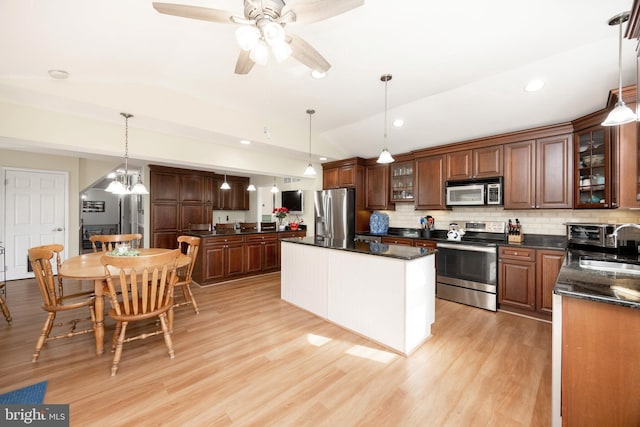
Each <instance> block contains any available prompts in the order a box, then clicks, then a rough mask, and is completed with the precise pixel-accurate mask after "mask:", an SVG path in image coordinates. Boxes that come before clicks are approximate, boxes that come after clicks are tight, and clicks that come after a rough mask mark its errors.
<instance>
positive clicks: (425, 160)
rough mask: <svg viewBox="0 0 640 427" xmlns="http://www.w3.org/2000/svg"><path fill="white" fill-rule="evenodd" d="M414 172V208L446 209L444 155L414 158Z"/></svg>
mask: <svg viewBox="0 0 640 427" xmlns="http://www.w3.org/2000/svg"><path fill="white" fill-rule="evenodd" d="M414 173H415V174H416V176H415V182H416V189H415V207H416V209H446V208H447V206H446V202H447V201H446V193H445V188H444V183H445V180H446V156H445V155H443V154H440V155H436V156H427V157H419V158H416V161H415V167H414Z"/></svg>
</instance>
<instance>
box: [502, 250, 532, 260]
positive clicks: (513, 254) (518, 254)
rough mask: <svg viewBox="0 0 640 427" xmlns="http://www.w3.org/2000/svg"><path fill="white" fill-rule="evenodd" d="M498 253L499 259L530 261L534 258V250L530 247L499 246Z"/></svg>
mask: <svg viewBox="0 0 640 427" xmlns="http://www.w3.org/2000/svg"><path fill="white" fill-rule="evenodd" d="M499 254H500V259H517V260H520V261H531V262H533V261H535V260H536V250H535V249H530V248H519V247H510V246H501V247H500V252H499Z"/></svg>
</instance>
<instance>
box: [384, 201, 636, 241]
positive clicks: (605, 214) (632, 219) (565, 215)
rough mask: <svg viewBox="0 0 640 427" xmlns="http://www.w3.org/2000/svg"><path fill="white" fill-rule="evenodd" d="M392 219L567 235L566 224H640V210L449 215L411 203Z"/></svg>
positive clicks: (463, 211)
mask: <svg viewBox="0 0 640 427" xmlns="http://www.w3.org/2000/svg"><path fill="white" fill-rule="evenodd" d="M382 212H385V213H387V214H388V215H389V226H391V227H407V228H420V217H424V216H427V215H431V216H433V217H434V218H435V224H436V229H441V230H446V229H448V228H449V223H450V222H457V223H458V224H461V225H462V224H464V223H465V222H469V221H504V222H507V221H508V220H509V219H511V220H512V221H513V220H515V219H516V218H518V219H519V220H520V223H522V229H523V231H524V233H531V234H553V235H564V234H565V233H566V227H565V225H564V224H565V223H566V222H594V223H605V224H623V223H636V224H637V223H640V210H630V209H580V210H574V209H530V210H505V209H503V208H499V207H482V208H453V209H452V210H447V211H441V210H437V211H424V210H414V207H413V204H411V203H397V204H396V210H395V211H382Z"/></svg>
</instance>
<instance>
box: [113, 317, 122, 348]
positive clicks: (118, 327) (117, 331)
mask: <svg viewBox="0 0 640 427" xmlns="http://www.w3.org/2000/svg"><path fill="white" fill-rule="evenodd" d="M121 331H122V322H116V328H115V330H114V331H113V337H112V338H111V351H116V346H117V345H118V338H119V337H120V332H121Z"/></svg>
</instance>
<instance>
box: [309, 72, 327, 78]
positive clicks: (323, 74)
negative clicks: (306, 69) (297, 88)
mask: <svg viewBox="0 0 640 427" xmlns="http://www.w3.org/2000/svg"><path fill="white" fill-rule="evenodd" d="M311 77H313V78H314V79H324V78H325V77H327V73H326V72H324V71H321V70H311Z"/></svg>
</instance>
